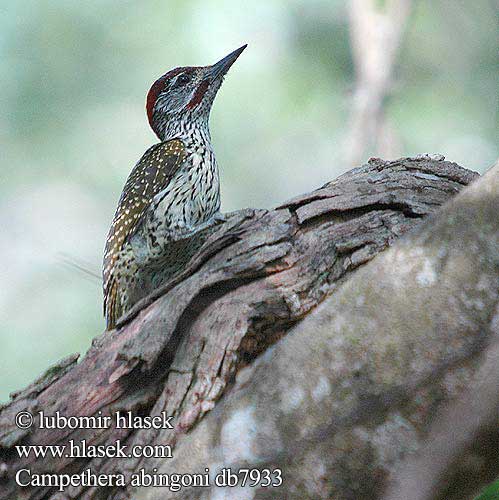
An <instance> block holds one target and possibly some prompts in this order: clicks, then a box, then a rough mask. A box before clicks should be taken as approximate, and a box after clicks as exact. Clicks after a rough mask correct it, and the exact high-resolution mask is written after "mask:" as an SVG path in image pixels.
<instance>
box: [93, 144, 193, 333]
mask: <svg viewBox="0 0 499 500" xmlns="http://www.w3.org/2000/svg"><path fill="white" fill-rule="evenodd" d="M184 158H185V147H184V144H183V143H182V141H181V140H180V139H172V140H170V141H167V142H160V143H159V144H155V145H154V146H152V147H150V148H149V149H148V150H147V151H146V152H145V153H144V155H143V156H142V158H141V159H140V160H139V161H138V162H137V164H136V165H135V167H134V168H133V170H132V171H131V173H130V175H129V176H128V179H127V181H126V183H125V187H124V188H123V192H122V194H121V197H120V200H119V202H118V208H117V209H116V213H115V215H114V219H113V222H112V224H111V228H110V230H109V234H108V237H107V240H106V247H105V250H104V265H103V272H102V274H103V276H102V277H103V286H104V314H105V316H106V319H107V321H108V328H112V327H113V326H114V323H115V321H116V320H117V319H118V314H117V312H118V309H119V300H118V283H117V281H116V277H115V276H114V273H113V270H114V266H115V264H116V260H117V258H118V255H119V252H120V250H121V249H122V247H123V244H124V242H125V241H126V239H127V237H128V236H129V235H131V234H132V233H133V231H134V230H135V228H136V227H137V224H138V223H139V221H140V220H141V217H142V216H143V215H144V213H145V212H146V210H147V207H148V206H149V205H150V204H151V202H152V200H153V198H154V197H155V196H156V195H157V194H158V193H160V192H161V191H162V190H163V189H165V187H166V186H168V184H169V182H170V181H171V179H172V178H173V176H174V175H175V173H176V172H177V170H178V169H179V167H180V165H181V164H182V162H183V160H184ZM117 308H118V309H117Z"/></svg>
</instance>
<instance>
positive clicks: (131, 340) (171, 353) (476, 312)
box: [0, 156, 499, 500]
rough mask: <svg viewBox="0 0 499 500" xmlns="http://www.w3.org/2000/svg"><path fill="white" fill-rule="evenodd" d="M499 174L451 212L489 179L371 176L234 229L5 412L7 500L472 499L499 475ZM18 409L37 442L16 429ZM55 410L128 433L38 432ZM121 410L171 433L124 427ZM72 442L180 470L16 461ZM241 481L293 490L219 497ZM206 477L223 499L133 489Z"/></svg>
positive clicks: (0, 457)
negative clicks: (49, 481)
mask: <svg viewBox="0 0 499 500" xmlns="http://www.w3.org/2000/svg"><path fill="white" fill-rule="evenodd" d="M498 174H499V166H496V167H494V168H493V169H492V170H491V171H490V172H489V173H488V174H487V175H485V176H484V177H483V178H481V179H479V180H477V181H476V182H474V183H473V185H472V186H470V187H468V188H466V189H464V191H463V192H462V193H461V194H459V195H458V196H456V197H454V195H455V194H456V193H457V192H458V191H460V190H461V189H462V188H463V187H464V186H466V185H467V184H469V183H470V182H471V181H472V180H474V179H476V178H477V175H476V174H474V173H473V172H470V171H468V170H465V169H463V168H461V167H459V166H458V165H456V164H454V163H450V162H447V161H444V160H443V158H441V157H430V156H422V157H417V158H403V159H400V160H397V161H392V162H384V161H382V160H379V159H372V160H370V161H369V163H368V164H366V165H364V166H362V167H359V168H357V169H354V170H352V171H350V172H348V173H346V174H344V175H342V176H341V177H339V178H338V179H336V180H335V181H332V182H330V183H328V184H326V185H325V186H324V187H322V188H320V189H318V190H316V191H314V192H312V193H309V194H306V195H303V196H300V197H297V198H295V199H293V200H291V201H289V202H287V203H285V204H283V205H282V206H280V207H278V208H277V209H275V210H271V211H266V210H244V211H240V212H235V213H233V214H230V216H229V217H228V219H227V221H226V222H225V223H224V224H222V225H221V226H220V228H218V229H217V231H216V232H215V233H214V234H212V235H211V236H210V237H209V238H208V240H207V241H206V243H205V245H204V246H203V248H202V249H201V251H200V253H199V254H198V256H197V257H196V258H195V259H194V260H193V261H192V262H191V263H190V265H189V267H188V269H186V270H185V272H184V273H182V275H181V276H179V277H177V278H176V279H175V280H173V281H171V282H170V283H167V284H165V285H163V286H162V287H161V288H160V289H158V290H155V291H154V292H153V293H149V294H148V295H147V296H146V297H144V298H143V299H142V300H140V301H139V303H138V304H136V306H135V307H134V308H133V309H132V310H131V311H130V312H129V313H128V314H127V316H126V317H125V318H122V320H121V321H120V324H119V327H118V329H117V330H114V331H112V332H106V333H104V334H103V335H101V336H99V337H97V338H96V339H95V340H94V342H93V345H92V347H91V349H90V350H89V351H88V352H87V354H86V355H85V357H84V358H83V359H82V360H81V362H80V363H77V356H70V357H68V358H66V359H65V360H63V361H61V362H60V363H58V364H57V365H56V366H54V367H52V368H50V369H49V370H48V371H47V372H46V373H45V374H44V375H43V376H42V377H40V378H39V379H38V380H37V381H35V382H34V383H33V384H32V385H31V386H30V387H28V388H27V389H25V390H23V391H21V392H19V393H17V394H15V395H13V398H12V400H11V401H10V402H9V403H8V404H7V405H5V406H4V407H3V408H2V409H1V411H0V499H14V498H27V499H28V498H29V499H42V498H43V499H48V498H51V499H54V500H55V499H70V498H71V499H86V500H87V499H125V498H133V499H134V500H145V499H149V500H152V499H167V498H182V499H187V498H192V499H194V498H196V499H197V498H217V499H221V498H227V499H239V498H240V499H253V498H254V499H275V498H279V499H291V500H292V499H297V500H298V499H300V500H301V499H338V500H339V499H341V500H349V499H360V498H372V499H382V498H385V499H387V500H388V499H390V500H391V499H395V498H404V499H406V500H411V499H421V500H422V499H430V498H441V499H444V498H445V499H453V498H455V499H460V498H468V497H469V496H470V494H472V493H474V492H475V491H476V490H477V488H479V487H480V486H481V485H482V484H483V483H484V482H485V481H488V480H490V479H493V478H494V477H495V476H496V475H497V474H498V472H499V458H498V455H497V453H496V450H497V445H498V443H499V430H498V429H499V428H498V427H497V425H496V422H497V418H498V416H499V415H498V413H499V410H498V408H499V405H498V399H499V393H498V391H497V386H498V384H499V365H498V363H497V356H499V342H498V340H497V334H498V333H499V314H498V313H499V310H498V302H499V297H498V276H499V241H498V235H499V218H498V216H497V214H498V213H499V175H498ZM451 198H452V199H451ZM449 200H450V201H449ZM444 203H445V206H444V207H442V208H440V206H441V205H442V204H444ZM409 231H410V233H409V234H407V235H406V236H405V237H404V238H402V239H400V240H398V238H399V236H401V235H402V234H404V233H408V232H409ZM393 243H395V245H394V246H393V248H390V249H388V250H386V249H387V247H389V246H391V245H392V244H393ZM383 250H386V251H385V252H383V253H382V254H381V255H379V256H378V257H377V258H376V259H374V260H373V261H372V262H370V261H371V260H372V259H373V257H375V256H376V255H377V254H378V253H380V252H382V251H383ZM20 411H28V412H30V413H31V414H33V415H34V416H35V423H34V425H33V426H31V427H30V428H27V429H19V428H18V427H17V426H16V425H15V416H16V414H18V413H19V412H20ZM40 411H43V412H44V414H45V415H55V414H56V412H57V411H58V412H60V414H61V415H64V416H99V415H102V416H108V415H109V416H111V417H112V418H111V422H112V424H113V425H110V426H105V428H102V429H95V428H91V429H88V428H81V427H80V428H76V429H69V428H61V429H41V428H40V414H39V412H40ZM118 411H120V412H121V415H124V414H126V412H131V414H132V415H134V416H141V417H146V416H160V415H162V412H164V414H165V415H168V416H171V417H173V418H172V419H171V421H168V423H165V425H164V428H160V429H156V430H151V429H137V428H136V429H128V428H117V427H116V426H115V425H114V423H115V415H116V412H118ZM99 412H101V413H99ZM169 423H171V424H173V425H172V426H171V427H172V428H169ZM69 440H73V441H74V443H77V444H79V443H81V441H82V440H85V441H86V443H87V445H90V444H91V445H103V444H105V445H111V444H115V443H116V441H117V440H119V441H120V443H121V444H123V445H126V446H127V448H126V450H127V451H130V450H132V449H134V450H139V448H134V447H137V446H144V445H163V446H165V447H166V446H171V449H172V450H173V451H172V455H173V458H172V457H163V458H161V457H151V458H147V457H144V456H139V457H136V458H133V457H127V458H109V457H104V458H89V457H87V458H71V457H69V456H64V458H52V457H51V456H46V457H45V458H43V459H42V458H33V456H30V457H28V458H20V456H19V453H18V450H17V449H16V448H15V446H16V445H23V444H25V445H34V444H43V445H48V444H53V445H54V444H57V445H68V443H69ZM165 449H166V448H165ZM66 450H67V449H66ZM144 453H145V449H143V452H142V454H144ZM158 453H159V452H158V451H156V455H157V454H158ZM137 454H138V455H140V450H139V453H137ZM229 467H230V468H231V470H232V472H235V471H237V470H238V469H240V468H249V469H259V470H260V471H262V470H264V469H270V470H271V471H272V473H273V474H274V475H273V476H272V477H273V478H274V480H276V478H277V476H278V472H276V471H275V469H280V470H282V481H283V482H282V485H280V486H279V487H271V486H269V487H263V486H262V485H261V481H263V475H264V474H265V472H262V473H261V474H262V476H261V477H260V479H261V481H260V483H259V484H260V487H258V486H257V487H251V488H250V487H249V486H248V485H246V486H245V487H243V488H241V487H237V488H216V487H215V486H214V482H215V477H216V475H217V473H219V472H220V471H221V470H222V469H223V468H229ZM206 468H208V469H209V477H210V479H209V482H210V486H209V487H191V488H187V487H186V488H182V489H181V490H180V491H178V492H175V491H172V490H173V489H175V488H172V487H167V486H164V487H139V488H136V487H133V486H132V484H131V482H132V480H134V481H135V479H136V478H137V477H138V476H137V473H138V472H139V471H140V470H141V469H144V470H145V471H147V472H149V473H151V474H153V473H154V472H155V473H156V476H155V477H156V478H162V479H163V480H165V478H167V477H169V480H170V481H171V484H173V482H174V478H173V477H172V476H165V475H171V474H174V473H179V474H188V473H198V474H204V473H206ZM22 469H28V470H29V471H30V474H31V480H33V477H36V474H48V473H50V474H57V475H59V476H58V477H59V478H60V477H61V475H62V474H73V475H77V474H81V473H82V472H83V471H84V470H85V469H90V471H91V473H92V474H95V475H99V474H100V475H104V474H105V475H110V474H115V475H116V477H118V478H119V477H121V478H122V479H123V480H124V481H125V482H126V483H127V485H126V486H125V487H106V486H100V487H88V486H85V485H76V484H74V485H72V486H69V487H67V488H65V489H64V491H63V492H62V493H59V492H58V491H57V487H39V486H30V487H20V486H19V485H17V484H16V481H15V478H16V472H17V471H19V470H22ZM156 469H157V470H156ZM160 474H162V475H163V476H160ZM256 475H257V473H254V475H253V476H250V477H252V478H255V477H256ZM134 478H135V479H134ZM19 479H20V481H21V482H27V481H28V472H26V471H24V472H23V473H21V474H20V476H19ZM184 480H185V481H187V480H188V478H187V477H184ZM251 482H252V481H250V483H251ZM264 482H265V481H264ZM274 484H275V483H274ZM215 490H217V491H215ZM463 495H464V496H463Z"/></svg>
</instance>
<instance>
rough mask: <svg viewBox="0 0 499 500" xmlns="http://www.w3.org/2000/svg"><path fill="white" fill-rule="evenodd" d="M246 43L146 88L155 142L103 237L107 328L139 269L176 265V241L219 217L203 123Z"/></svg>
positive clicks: (180, 254) (179, 247) (180, 259)
mask: <svg viewBox="0 0 499 500" xmlns="http://www.w3.org/2000/svg"><path fill="white" fill-rule="evenodd" d="M245 48H246V45H244V46H242V47H240V48H239V49H237V50H235V51H234V52H231V53H230V54H229V55H227V56H226V57H224V58H223V59H221V60H220V61H219V62H217V63H216V64H214V65H212V66H203V67H181V68H175V69H172V70H171V71H169V72H168V73H166V74H164V75H163V76H161V77H160V78H159V79H158V80H156V81H155V82H154V84H153V85H152V87H151V88H150V90H149V93H148V95H147V101H146V110H147V116H148V118H149V124H150V125H151V128H152V129H153V131H154V132H155V134H156V135H157V136H158V138H159V140H160V141H161V142H159V143H158V144H155V145H154V146H152V147H150V148H149V149H148V150H147V151H146V152H145V153H144V155H143V156H142V158H141V159H140V160H139V161H138V163H137V164H136V165H135V167H134V168H133V170H132V171H131V173H130V175H129V177H128V179H127V181H126V183H125V187H124V188H123V192H122V193H121V197H120V199H119V202H118V208H117V209H116V214H115V216H114V219H113V222H112V224H111V228H110V230H109V234H108V237H107V240H106V247H105V251H104V263H103V286H104V315H105V317H106V323H107V328H108V329H112V328H114V327H115V325H116V321H117V320H118V319H119V317H120V316H121V315H122V314H123V313H124V312H126V311H127V310H128V309H129V308H130V306H131V305H132V304H131V300H132V299H131V297H130V293H129V288H130V286H131V284H132V283H133V281H134V279H135V277H136V276H137V274H138V273H139V271H140V268H141V267H143V266H145V265H147V264H149V263H151V262H153V261H154V260H155V259H156V260H158V259H160V258H161V260H160V261H161V262H162V265H166V266H170V267H171V268H172V270H173V271H178V270H181V268H182V266H185V263H186V252H187V260H188V257H189V255H188V253H189V252H188V250H187V247H186V246H185V245H183V244H179V242H186V241H188V240H189V239H192V236H193V235H194V234H195V233H197V232H199V231H201V230H203V229H205V228H207V227H209V226H210V225H212V224H213V223H214V222H215V221H216V220H217V217H219V216H220V183H219V175H218V166H217V161H216V159H215V154H214V152H213V147H212V145H211V139H210V131H209V127H208V121H209V115H210V110H211V106H212V104H213V101H214V99H215V95H216V94H217V91H218V89H219V88H220V86H221V84H222V81H223V78H224V76H225V74H226V73H227V71H228V70H229V68H230V67H231V66H232V64H233V63H234V61H235V60H236V59H237V58H238V57H239V55H240V54H241V52H242V51H243V50H244V49H245ZM139 229H140V231H139ZM138 233H140V234H141V236H140V238H139V237H138V236H136V235H137V234H138ZM166 257H167V258H166Z"/></svg>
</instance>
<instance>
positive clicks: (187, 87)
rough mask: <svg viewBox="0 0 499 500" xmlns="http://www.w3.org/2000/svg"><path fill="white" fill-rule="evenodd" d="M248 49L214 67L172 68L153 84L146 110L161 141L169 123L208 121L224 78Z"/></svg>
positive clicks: (236, 53)
mask: <svg viewBox="0 0 499 500" xmlns="http://www.w3.org/2000/svg"><path fill="white" fill-rule="evenodd" d="M245 48H246V45H243V46H242V47H240V48H239V49H237V50H235V51H234V52H231V53H230V54H229V55H227V56H225V57H224V58H223V59H221V60H220V61H218V62H217V63H215V64H213V65H212V66H200V67H193V66H187V67H183V68H175V69H172V70H171V71H168V73H165V74H164V75H163V76H161V77H160V78H158V79H157V80H156V81H155V82H154V83H153V85H152V87H151V88H150V90H149V93H148V94H147V102H146V109H147V116H148V118H149V124H150V125H151V128H152V129H153V130H154V132H155V133H156V135H157V136H158V137H159V139H160V140H164V139H165V135H166V132H167V130H168V128H169V125H171V124H174V123H176V122H177V123H180V122H182V121H184V122H186V121H188V122H195V121H198V120H200V121H202V122H203V123H207V122H208V117H209V114H210V109H211V106H212V104H213V101H214V99H215V96H216V94H217V91H218V89H219V88H220V86H221V85H222V81H223V78H224V76H225V74H226V73H227V71H228V70H229V68H230V67H231V66H232V64H233V63H234V61H235V60H236V59H237V58H238V57H239V55H240V54H241V52H242V51H243V50H244V49H245Z"/></svg>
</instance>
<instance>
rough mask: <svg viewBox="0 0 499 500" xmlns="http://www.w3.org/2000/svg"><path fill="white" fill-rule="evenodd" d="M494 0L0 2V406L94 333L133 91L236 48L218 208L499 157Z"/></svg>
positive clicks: (133, 156) (135, 129)
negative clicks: (406, 166) (424, 158)
mask: <svg viewBox="0 0 499 500" xmlns="http://www.w3.org/2000/svg"><path fill="white" fill-rule="evenodd" d="M498 10H499V5H498V3H497V1H496V0H475V1H473V2H469V1H466V0H413V1H411V0H385V1H383V0H350V1H348V0H252V1H251V2H237V1H234V0H174V1H165V0H162V1H160V0H141V1H140V2H138V1H127V0H84V1H81V0H79V1H75V0H73V1H70V0H24V1H23V2H2V4H1V5H0V81H1V88H2V92H1V93H0V148H1V153H0V154H1V156H0V162H1V163H0V172H1V183H0V258H1V262H2V265H1V271H0V276H1V278H0V342H1V344H0V345H1V349H0V401H2V400H5V399H7V397H8V394H9V392H11V391H13V390H15V389H19V388H21V387H22V386H24V385H26V384H27V383H29V382H31V381H32V379H33V378H34V377H35V376H37V375H38V374H40V373H41V372H42V371H43V370H44V369H45V368H47V367H48V365H49V364H50V363H53V362H55V361H56V360H58V359H60V358H61V357H64V356H66V355H68V354H70V353H73V352H84V351H85V350H86V349H87V348H88V346H89V344H90V341H91V339H92V338H93V337H94V336H95V335H97V334H99V333H100V332H102V331H103V329H104V321H103V318H102V292H101V286H100V282H99V280H98V279H97V278H96V277H92V276H90V275H88V274H87V273H85V272H83V271H79V270H78V269H76V268H75V267H74V266H73V265H69V264H68V263H67V262H68V261H69V262H73V263H75V264H77V265H80V266H81V267H83V268H84V269H86V270H88V271H91V272H92V273H94V274H96V275H99V274H100V268H101V258H102V250H103V245H104V241H105V237H106V234H107V230H108V227H109V225H110V221H111V219H112V216H113V213H114V209H115V206H116V203H117V200H118V197H119V194H120V192H121V189H122V187H123V184H124V182H125V179H126V177H127V175H128V173H129V171H130V170H131V168H132V167H133V165H134V163H135V162H136V161H137V160H138V159H139V158H140V156H141V155H142V153H143V152H144V151H145V149H146V148H148V147H149V146H150V145H151V144H153V143H154V142H156V138H155V136H154V134H153V133H152V132H151V130H149V128H148V124H147V120H146V116H145V112H144V102H145V96H146V93H147V91H148V89H149V86H150V85H151V83H152V82H153V81H154V80H155V79H156V78H157V77H158V76H160V75H161V74H162V73H164V72H165V71H167V70H168V69H170V68H172V67H175V66H184V65H205V64H211V63H213V62H215V61H216V60H218V59H220V58H221V57H222V56H224V55H225V54H227V53H228V52H230V51H232V50H233V49H235V48H237V47H239V46H240V45H242V44H243V43H248V44H249V46H248V49H247V50H246V51H245V52H244V54H243V55H242V56H241V57H240V58H239V60H238V61H237V63H236V64H235V65H234V66H233V68H232V69H231V71H230V73H229V75H228V77H227V79H226V81H225V83H224V85H223V87H222V89H221V91H220V92H219V95H218V97H217V99H216V101H215V105H214V108H213V111H212V116H211V130H212V138H213V142H214V146H215V150H216V153H217V158H218V163H219V165H220V167H221V179H222V210H223V211H231V210H237V209H239V208H243V207H250V206H251V207H272V206H274V205H276V204H278V203H279V202H282V201H284V200H285V199H286V198H289V197H291V196H293V195H296V194H298V193H301V192H306V191H309V190H312V189H314V188H317V187H319V186H320V185H321V184H324V183H325V182H327V181H329V180H331V179H333V178H334V177H336V176H338V175H339V174H340V173H342V172H344V171H345V170H348V169H349V168H351V166H352V165H355V164H360V163H362V162H364V161H366V160H367V159H368V158H369V157H370V156H373V155H377V156H382V157H384V158H393V157H397V156H402V155H416V154H421V153H442V154H444V155H445V156H446V157H447V159H450V160H452V161H456V162H458V163H459V164H461V165H462V166H465V167H467V168H471V169H473V170H477V171H479V172H483V171H485V170H486V169H487V168H489V167H490V166H491V165H492V164H493V163H494V162H495V160H496V159H497V156H498V141H497V138H498V128H497V118H498V92H499V72H498V67H497V53H498V52H497V49H498V19H497V15H498Z"/></svg>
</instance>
